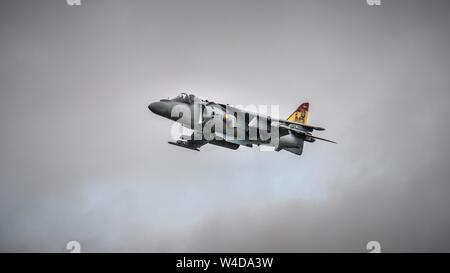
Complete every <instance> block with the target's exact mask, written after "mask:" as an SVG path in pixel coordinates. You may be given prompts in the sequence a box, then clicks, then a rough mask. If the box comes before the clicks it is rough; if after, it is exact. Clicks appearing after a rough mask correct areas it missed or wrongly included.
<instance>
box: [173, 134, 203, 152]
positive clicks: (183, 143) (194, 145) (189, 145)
mask: <svg viewBox="0 0 450 273" xmlns="http://www.w3.org/2000/svg"><path fill="white" fill-rule="evenodd" d="M168 143H169V144H172V145H175V146H179V147H183V148H186V149H189V150H195V151H200V150H199V148H200V147H202V146H203V145H205V144H207V143H208V141H206V140H195V139H194V133H192V135H190V136H181V140H177V141H176V142H173V141H169V142H168Z"/></svg>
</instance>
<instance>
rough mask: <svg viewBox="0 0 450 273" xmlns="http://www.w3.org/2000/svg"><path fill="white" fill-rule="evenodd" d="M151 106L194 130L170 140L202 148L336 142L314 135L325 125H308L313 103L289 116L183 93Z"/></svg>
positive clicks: (291, 147) (294, 148)
mask: <svg viewBox="0 0 450 273" xmlns="http://www.w3.org/2000/svg"><path fill="white" fill-rule="evenodd" d="M148 108H149V109H150V110H151V111H152V112H153V113H155V114H157V115H159V116H162V117H165V118H168V119H170V120H173V121H176V122H178V123H180V124H181V125H182V126H183V127H186V128H188V129H191V130H193V133H192V134H191V135H190V136H187V135H183V136H181V139H180V140H178V141H176V142H172V141H169V142H168V143H169V144H172V145H176V146H179V147H183V148H187V149H191V150H196V151H200V147H202V146H203V145H206V144H212V145H217V146H221V147H225V148H228V149H232V150H237V149H238V148H239V147H240V146H246V147H253V146H254V145H256V146H260V145H266V146H271V147H274V150H275V151H281V150H286V151H288V152H291V153H294V154H296V155H301V154H302V153H303V144H304V142H305V141H306V142H314V141H316V140H322V141H327V142H331V143H336V142H334V141H331V140H328V139H324V138H320V137H317V136H314V135H312V132H313V131H314V130H316V131H323V130H325V129H324V128H322V127H317V126H311V125H308V124H307V122H308V111H309V103H307V102H305V103H302V104H301V105H300V106H299V107H298V108H297V109H296V110H295V111H294V112H293V113H292V114H291V115H290V116H289V117H288V118H287V119H277V118H272V117H270V116H266V115H261V114H258V113H254V112H251V111H247V110H242V109H240V108H237V107H234V106H231V105H229V104H221V103H215V102H212V101H208V100H205V99H201V98H199V97H197V96H195V95H193V94H187V93H181V94H180V95H178V96H177V97H175V98H173V99H162V100H160V101H157V102H153V103H151V104H150V105H149V106H148Z"/></svg>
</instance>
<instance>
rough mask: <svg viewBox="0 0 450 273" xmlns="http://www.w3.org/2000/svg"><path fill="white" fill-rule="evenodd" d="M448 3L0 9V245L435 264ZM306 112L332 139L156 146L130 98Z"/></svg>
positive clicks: (449, 201)
mask: <svg viewBox="0 0 450 273" xmlns="http://www.w3.org/2000/svg"><path fill="white" fill-rule="evenodd" d="M449 21H450V4H449V3H448V1H444V0H442V1H417V0H416V1H411V0H404V1H402V0H383V1H382V5H381V6H380V7H369V6H368V5H367V4H366V2H365V1H364V0H342V1H336V0H321V1H317V0H309V1H306V0H304V1H300V0H295V1H294V0H292V1H279V0H277V1H274V0H271V1H268V0H267V1H265V0H261V1H254V0H240V1H237V0H235V1H219V0H215V1H206V0H203V1H194V0H185V1H171V0H169V1H167V0H165V1H144V0H130V1H119V0H95V1H92V0H82V5H81V6H80V7H75V6H72V7H71V6H68V5H67V4H66V2H65V0H40V1H28V0H5V1H1V2H0V91H1V92H0V135H1V138H0V251H2V252H6V251H45V252H47V251H52V252H53V251H56V252H63V251H65V245H66V243H67V242H68V241H71V240H77V241H80V242H81V244H82V248H83V251H88V252H96V251H113V252H115V251H149V252H155V251H169V252H171V251H178V252H180V251H227V252H228V251H258V252H267V251H320V252H322V251H336V252H346V251H356V252H362V251H366V250H365V246H366V243H367V242H369V241H372V240H377V241H379V242H380V243H381V246H382V250H383V251H392V252H398V251H406V252H417V251H425V252H428V251H446V252H448V251H450V234H449V230H450V213H449V209H450V197H449V196H450V168H449V167H450V166H449V162H450V145H449V142H448V141H449V139H450V127H449V122H448V117H449V115H450V110H449V101H450V90H449V89H450V77H449V71H450V51H449V48H450V30H449V28H448V26H449V25H450V22H449ZM182 91H187V92H192V93H195V94H197V95H199V96H201V97H204V98H208V99H211V100H215V101H218V102H223V103H230V104H242V105H248V104H269V105H270V104H277V105H279V106H280V114H281V116H283V117H284V116H285V117H287V116H288V115H289V114H290V113H291V112H292V111H293V110H294V109H295V108H296V107H297V106H298V105H299V104H300V102H302V101H309V102H310V103H311V107H310V123H312V124H316V125H320V126H323V127H326V128H327V131H325V132H320V133H319V135H320V136H323V137H326V138H329V139H333V140H336V141H338V142H339V144H338V145H332V144H329V143H325V142H316V143H313V144H310V143H307V144H305V148H304V154H303V155H302V156H301V157H298V156H295V155H293V154H290V153H287V152H280V153H275V152H261V151H259V150H258V149H248V148H245V147H243V148H240V149H239V150H237V151H231V150H227V149H223V148H220V147H215V146H208V145H207V146H205V147H204V148H202V152H200V153H198V152H193V151H189V150H185V149H181V148H177V147H174V146H170V145H168V144H167V141H168V140H170V127H171V122H170V121H168V120H164V119H163V118H161V117H158V116H156V115H154V114H152V113H151V112H150V111H149V110H148V109H147V105H148V104H149V103H150V102H153V101H156V100H159V99H160V98H164V97H173V96H175V95H177V94H178V93H179V92H182Z"/></svg>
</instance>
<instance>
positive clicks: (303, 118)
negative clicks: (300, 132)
mask: <svg viewBox="0 0 450 273" xmlns="http://www.w3.org/2000/svg"><path fill="white" fill-rule="evenodd" d="M308 110H309V102H305V103H302V104H300V106H299V107H298V108H297V110H295V112H294V113H292V114H291V115H290V116H289V117H288V120H289V121H292V122H297V123H301V124H306V123H308Z"/></svg>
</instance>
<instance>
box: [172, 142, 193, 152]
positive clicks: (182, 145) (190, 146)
mask: <svg viewBox="0 0 450 273" xmlns="http://www.w3.org/2000/svg"><path fill="white" fill-rule="evenodd" d="M168 143H169V144H172V145H175V146H179V147H183V148H186V149H189V150H194V151H197V152H200V149H198V148H197V147H196V146H194V145H192V144H189V142H187V141H182V140H178V141H177V142H172V141H169V142H168Z"/></svg>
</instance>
